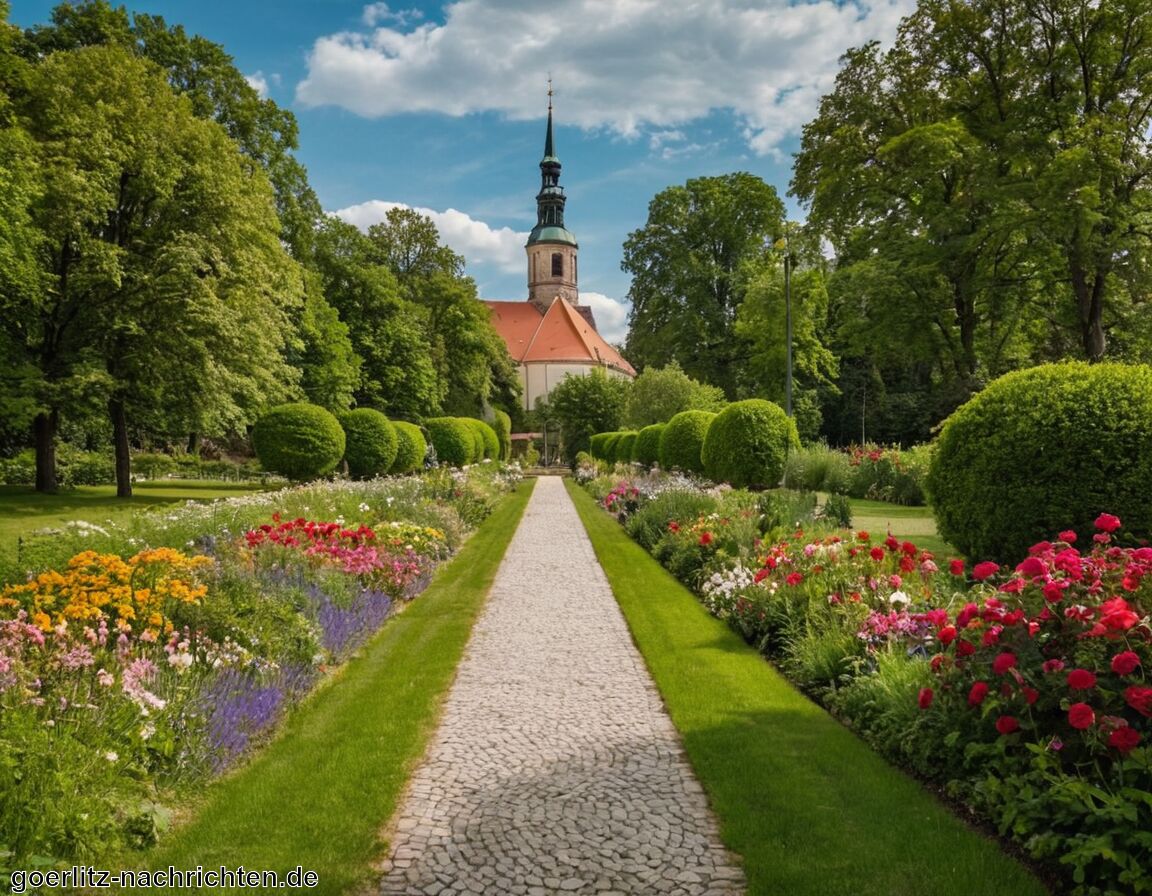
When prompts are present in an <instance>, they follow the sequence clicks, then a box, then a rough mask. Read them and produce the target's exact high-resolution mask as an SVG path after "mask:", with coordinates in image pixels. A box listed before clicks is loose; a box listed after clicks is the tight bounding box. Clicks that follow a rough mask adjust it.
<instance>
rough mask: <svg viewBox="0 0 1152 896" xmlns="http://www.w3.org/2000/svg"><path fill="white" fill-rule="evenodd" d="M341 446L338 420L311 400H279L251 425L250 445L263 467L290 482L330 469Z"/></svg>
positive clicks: (336, 460) (342, 434)
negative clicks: (303, 401) (297, 402)
mask: <svg viewBox="0 0 1152 896" xmlns="http://www.w3.org/2000/svg"><path fill="white" fill-rule="evenodd" d="M344 446H345V437H344V430H343V429H341V428H340V421H338V420H337V419H336V418H335V417H334V416H332V414H331V413H329V412H328V411H326V410H324V408H322V407H319V406H318V405H314V404H303V403H299V404H282V405H280V406H278V407H275V408H272V410H270V411H268V413H266V414H265V415H264V416H263V417H261V418H260V419H259V420H257V421H256V425H255V426H254V427H253V428H252V448H253V449H254V450H255V451H256V457H258V458H259V459H260V463H261V465H263V467H264V469H266V470H271V471H272V472H273V473H280V474H281V475H283V476H287V477H288V478H289V479H291V480H292V481H293V482H303V481H305V480H308V479H316V478H317V477H319V476H324V475H326V474H328V473H331V472H332V471H333V470H334V469H336V465H337V464H338V463H340V458H342V457H343V456H344Z"/></svg>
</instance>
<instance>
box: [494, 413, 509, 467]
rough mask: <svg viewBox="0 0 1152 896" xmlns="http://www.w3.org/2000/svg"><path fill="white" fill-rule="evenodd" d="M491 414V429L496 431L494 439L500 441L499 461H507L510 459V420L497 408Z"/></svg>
mask: <svg viewBox="0 0 1152 896" xmlns="http://www.w3.org/2000/svg"><path fill="white" fill-rule="evenodd" d="M492 413H493V422H492V428H493V429H494V430H496V438H497V439H499V440H500V457H499V459H500V460H505V461H506V460H509V459H510V458H511V457H512V418H511V417H509V416H508V415H507V414H506V413H505V412H504V411H502V410H500V409H499V408H497V409H496V410H495V411H493V412H492Z"/></svg>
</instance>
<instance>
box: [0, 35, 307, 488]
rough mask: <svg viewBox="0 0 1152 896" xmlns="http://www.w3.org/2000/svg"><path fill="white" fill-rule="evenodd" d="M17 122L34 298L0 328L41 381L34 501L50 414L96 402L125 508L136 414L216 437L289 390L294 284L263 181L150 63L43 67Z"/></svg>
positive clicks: (46, 472) (63, 60)
mask: <svg viewBox="0 0 1152 896" xmlns="http://www.w3.org/2000/svg"><path fill="white" fill-rule="evenodd" d="M23 106H24V108H23V110H22V111H23V112H24V118H25V120H26V121H27V123H28V125H27V126H28V130H29V132H30V134H31V136H32V137H33V138H34V139H35V140H36V142H37V152H38V155H39V158H40V166H41V168H42V170H43V172H44V190H43V195H42V196H41V198H40V200H39V201H38V202H37V203H36V204H35V206H34V211H33V219H34V222H35V224H36V226H37V228H38V229H39V230H40V231H41V233H42V234H43V242H42V248H41V251H40V254H39V261H40V266H41V269H42V271H43V273H44V275H45V277H46V279H47V286H46V288H44V289H43V290H41V292H40V293H39V294H38V295H37V296H36V297H35V298H34V300H33V301H30V302H26V303H23V304H22V305H21V306H20V307H19V309H17V310H16V311H15V313H13V314H12V315H11V316H9V317H8V318H6V320H5V321H4V328H5V330H6V332H7V333H8V335H9V338H10V339H11V340H12V341H13V342H16V343H18V344H19V348H20V351H21V354H22V356H23V357H24V359H25V360H26V362H27V363H28V364H30V365H31V366H33V367H34V368H35V369H36V370H37V372H38V375H39V377H40V389H39V395H38V400H39V405H40V409H39V413H38V414H37V415H36V420H35V436H36V449H37V487H38V488H41V489H43V490H52V489H53V488H54V487H55V472H54V467H53V457H52V451H53V445H54V442H55V435H56V428H57V426H58V421H59V414H60V412H61V411H62V410H65V409H67V408H68V407H69V406H74V405H76V404H77V403H78V402H80V401H83V400H86V401H91V400H93V399H94V398H95V397H99V399H100V400H102V401H105V402H106V407H107V412H108V414H109V417H110V419H111V422H112V425H113V432H114V442H115V450H116V461H117V491H118V493H119V494H121V495H128V494H131V475H130V466H129V454H128V448H129V442H128V430H129V418H130V416H131V414H132V413H133V410H134V409H141V408H144V407H152V406H154V405H155V404H156V403H158V402H159V403H163V404H164V405H165V406H169V407H171V408H173V413H174V414H176V415H183V416H184V418H185V419H184V421H183V422H184V424H185V425H186V426H187V427H189V428H190V429H199V428H205V427H207V428H212V429H219V428H221V427H236V426H239V425H241V424H243V423H244V422H246V421H248V420H251V419H252V418H253V416H254V414H255V413H256V411H257V410H258V408H259V407H260V406H261V405H263V404H265V403H267V402H269V401H275V400H279V399H281V398H283V397H285V396H287V395H289V394H293V393H294V392H295V390H296V379H297V373H296V372H295V371H294V370H292V369H291V368H290V367H288V366H287V365H286V364H285V363H284V361H283V353H284V351H285V348H286V345H285V344H286V341H287V339H288V338H289V336H290V334H291V332H292V329H291V320H290V315H292V314H293V313H294V312H295V310H296V309H298V308H299V306H300V302H301V284H302V276H301V272H300V270H299V268H298V267H297V266H296V265H295V263H294V262H293V261H292V259H291V258H290V257H289V256H288V254H287V253H286V252H285V250H284V248H283V246H282V243H281V241H280V237H279V221H278V219H277V217H276V212H275V205H274V201H273V195H272V190H271V188H270V186H269V184H268V181H267V179H266V178H265V177H264V176H263V175H262V174H261V172H260V169H259V168H258V167H256V166H255V165H254V164H253V163H252V161H251V160H250V159H247V158H245V157H244V156H242V155H241V153H240V152H239V151H238V149H237V147H236V145H235V143H234V142H233V141H232V140H231V139H230V138H229V137H228V135H227V134H226V133H225V132H224V131H223V130H222V129H221V128H220V127H219V126H217V125H216V124H214V123H211V122H207V121H204V120H202V119H199V118H197V117H196V116H195V115H194V114H193V113H192V110H191V108H190V104H189V102H188V100H187V99H184V98H181V97H178V96H177V95H176V94H174V93H173V92H172V90H171V88H170V87H169V85H168V83H167V80H166V78H165V77H164V74H163V72H162V71H161V70H160V69H159V68H158V67H157V66H155V65H153V64H152V63H150V62H147V61H145V60H142V59H139V58H138V57H136V56H134V55H132V54H131V53H129V52H128V51H126V50H124V49H122V48H120V47H116V46H97V47H87V48H84V49H80V50H72V51H60V52H56V53H53V54H52V55H51V56H49V57H48V58H47V59H45V60H44V61H43V62H41V63H40V64H39V65H38V66H36V69H35V71H34V72H33V74H32V77H31V79H30V84H29V89H28V92H27V95H26V96H25V97H24V100H23Z"/></svg>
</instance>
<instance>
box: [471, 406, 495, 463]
mask: <svg viewBox="0 0 1152 896" xmlns="http://www.w3.org/2000/svg"><path fill="white" fill-rule="evenodd" d="M463 419H464V421H465V422H466V423H467V424H468V425H469V426H471V427H472V429H473V431H475V432H476V434H477V435H479V436H480V453H479V454H477V455H476V457H475V459H476V460H480V459H481V458H485V457H486V458H488V459H489V460H499V458H500V438H499V436H497V435H496V430H494V429H493V428H492V427H491V426H489V425H488V424H487V423H485V422H484V421H483V420H477V419H476V418H475V417H464V418H463Z"/></svg>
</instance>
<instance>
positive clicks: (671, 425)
mask: <svg viewBox="0 0 1152 896" xmlns="http://www.w3.org/2000/svg"><path fill="white" fill-rule="evenodd" d="M715 417H716V415H715V414H713V413H712V412H711V411H681V412H680V413H679V414H677V415H676V416H675V417H673V418H672V419H671V420H669V421H668V423H667V424H665V426H664V432H662V433H661V434H660V466H662V467H663V468H664V469H665V470H683V471H684V472H685V473H703V472H704V464H703V462H702V461H701V460H700V449H701V448H702V447H703V445H704V435H705V434H706V433H707V432H708V426H709V424H711V423H712V421H713V420H714V419H715Z"/></svg>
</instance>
